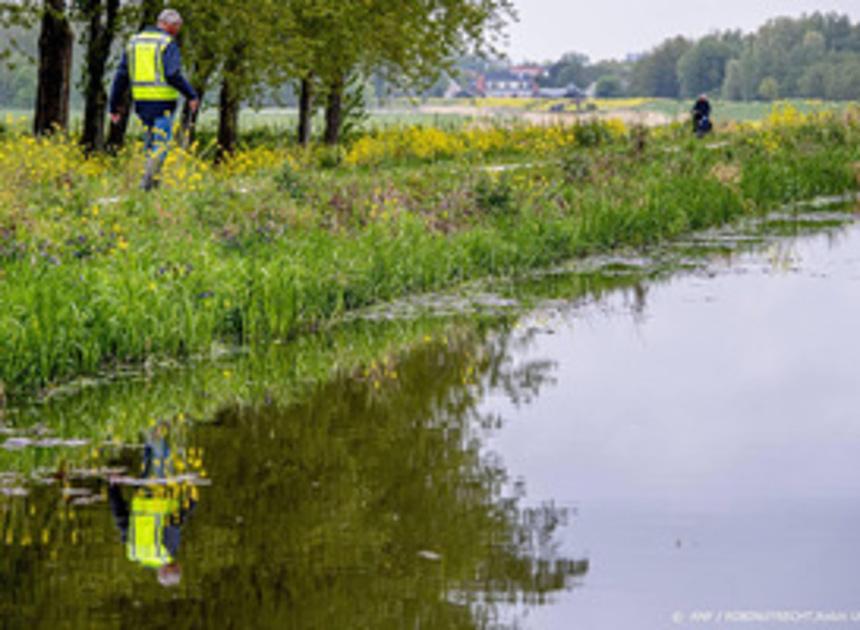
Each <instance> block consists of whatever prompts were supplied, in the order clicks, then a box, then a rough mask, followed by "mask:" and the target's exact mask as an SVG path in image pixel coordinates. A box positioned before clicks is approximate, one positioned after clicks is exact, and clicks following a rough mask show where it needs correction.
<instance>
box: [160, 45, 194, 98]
mask: <svg viewBox="0 0 860 630" xmlns="http://www.w3.org/2000/svg"><path fill="white" fill-rule="evenodd" d="M163 61H164V78H165V79H167V83H168V84H170V85H171V86H172V87H174V88H176V89H177V90H179V92H180V93H181V94H182V96H184V97H185V98H186V99H188V101H189V102H192V101H197V100H198V96H197V92H196V91H195V90H194V88H193V87H192V86H191V84H190V83H189V82H188V79H186V78H185V76H184V75H183V74H182V55H181V54H180V52H179V46H178V45H177V44H176V42H173V43H171V44H170V45H169V46H168V47H167V48H166V49H165V51H164V57H163Z"/></svg>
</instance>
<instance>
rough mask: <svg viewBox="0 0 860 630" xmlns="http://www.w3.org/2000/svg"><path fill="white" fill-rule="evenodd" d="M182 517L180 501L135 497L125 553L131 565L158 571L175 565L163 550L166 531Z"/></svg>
mask: <svg viewBox="0 0 860 630" xmlns="http://www.w3.org/2000/svg"><path fill="white" fill-rule="evenodd" d="M178 513H179V501H178V500H177V499H170V498H161V497H146V496H136V497H134V498H133V499H132V501H131V515H130V518H129V523H128V528H129V531H128V536H127V538H126V553H127V554H128V559H129V560H131V561H132V562H139V563H140V564H142V565H143V566H145V567H150V568H153V569H157V568H159V567H163V566H166V565H168V564H170V563H171V562H173V557H171V555H170V552H169V551H168V550H167V548H166V547H165V546H164V528H165V527H167V525H168V523H169V520H170V518H171V517H172V516H173V515H175V514H178Z"/></svg>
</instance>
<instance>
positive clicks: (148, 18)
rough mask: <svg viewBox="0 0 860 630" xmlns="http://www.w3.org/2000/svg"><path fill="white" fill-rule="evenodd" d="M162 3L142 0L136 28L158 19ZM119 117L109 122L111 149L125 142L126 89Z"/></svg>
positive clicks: (128, 108) (128, 115)
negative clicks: (117, 120)
mask: <svg viewBox="0 0 860 630" xmlns="http://www.w3.org/2000/svg"><path fill="white" fill-rule="evenodd" d="M163 6H164V3H163V2H162V0H143V2H142V3H141V7H140V23H139V24H138V26H139V28H138V30H139V31H141V30H143V29H144V28H145V27H146V26H149V25H150V24H154V23H155V20H156V19H158V13H159V12H160V11H161V10H162V8H163ZM119 115H120V119H119V122H118V123H113V122H111V124H110V131H109V133H108V140H107V146H108V149H109V150H111V151H115V150H117V149H120V148H122V146H123V145H124V144H125V134H126V132H128V123H129V120H130V119H131V94H130V93H129V92H128V91H126V93H125V94H123V96H122V98H121V99H120V105H119Z"/></svg>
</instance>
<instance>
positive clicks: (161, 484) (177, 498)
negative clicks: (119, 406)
mask: <svg viewBox="0 0 860 630" xmlns="http://www.w3.org/2000/svg"><path fill="white" fill-rule="evenodd" d="M168 438H169V430H168V427H167V425H165V424H160V425H158V426H156V427H155V428H154V429H153V430H152V432H151V433H150V435H149V438H148V440H147V443H146V447H145V448H144V454H143V474H142V475H141V477H142V479H144V480H146V481H149V482H151V483H148V484H146V485H145V486H143V487H140V488H138V489H137V490H136V491H135V493H134V496H133V497H132V500H131V505H130V506H129V504H128V503H127V502H126V500H125V498H124V497H123V493H122V485H121V484H120V483H117V480H115V479H114V480H111V484H110V489H109V491H108V498H109V501H110V508H111V513H112V514H113V517H114V521H115V522H116V524H117V527H118V528H119V530H120V532H121V534H122V541H123V543H124V544H125V548H126V554H127V555H128V559H129V560H131V561H133V562H138V563H140V564H141V565H143V566H144V567H147V568H149V569H155V570H156V571H157V572H158V581H159V583H161V584H162V585H163V586H176V585H178V584H179V582H180V580H181V579H182V569H181V567H180V566H179V563H178V561H177V554H178V552H179V543H180V530H181V528H182V525H183V524H184V523H185V521H186V520H187V518H188V517H189V516H190V514H191V513H192V512H193V510H194V507H195V506H196V504H197V489H196V488H195V487H193V486H190V485H188V484H177V483H175V479H176V473H177V470H176V469H177V468H178V467H183V463H181V462H182V459H181V458H180V457H179V454H176V453H172V452H171V449H170V442H169V441H168Z"/></svg>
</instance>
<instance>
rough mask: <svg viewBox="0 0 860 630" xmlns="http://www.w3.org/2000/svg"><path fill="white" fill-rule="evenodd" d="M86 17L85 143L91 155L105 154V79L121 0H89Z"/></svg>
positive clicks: (83, 140) (83, 142)
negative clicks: (87, 24)
mask: <svg viewBox="0 0 860 630" xmlns="http://www.w3.org/2000/svg"><path fill="white" fill-rule="evenodd" d="M85 7H86V8H85V15H87V16H88V17H89V20H90V23H89V32H88V34H87V52H86V64H87V65H86V68H85V70H84V73H85V74H84V77H85V80H84V98H85V104H84V133H83V137H82V138H81V143H82V144H83V145H84V147H86V150H87V152H92V151H101V150H102V149H104V146H105V127H104V118H105V109H107V93H106V92H105V87H104V75H105V70H106V68H107V60H108V58H109V57H110V50H111V46H112V45H113V40H114V37H115V35H116V26H117V24H116V21H117V13H118V11H119V0H88V1H87V3H86V5H85Z"/></svg>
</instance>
